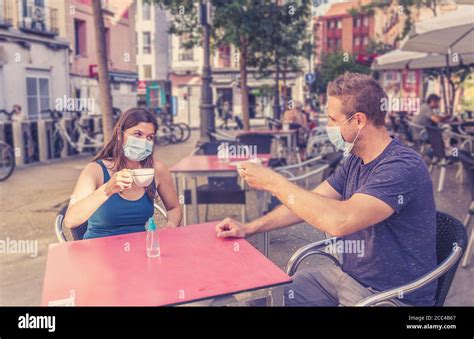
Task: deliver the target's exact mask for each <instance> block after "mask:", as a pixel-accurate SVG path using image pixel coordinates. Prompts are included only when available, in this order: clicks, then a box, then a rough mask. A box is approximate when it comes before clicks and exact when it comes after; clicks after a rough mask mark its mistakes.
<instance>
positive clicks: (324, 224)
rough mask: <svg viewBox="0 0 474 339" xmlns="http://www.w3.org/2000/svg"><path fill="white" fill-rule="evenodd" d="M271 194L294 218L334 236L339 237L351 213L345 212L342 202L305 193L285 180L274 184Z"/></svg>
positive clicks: (312, 193) (309, 192)
mask: <svg viewBox="0 0 474 339" xmlns="http://www.w3.org/2000/svg"><path fill="white" fill-rule="evenodd" d="M271 193H273V194H274V195H276V197H277V198H278V199H279V200H280V201H281V202H282V203H283V204H284V205H285V206H286V207H287V208H288V209H289V210H290V211H292V212H293V213H294V214H295V218H300V219H301V220H304V221H306V222H307V223H309V224H310V225H312V226H313V227H315V228H317V229H319V230H321V231H324V232H326V233H329V234H331V235H334V236H339V233H340V232H341V231H342V229H343V228H344V226H345V225H346V222H347V220H348V216H349V214H350V213H352V211H348V210H346V208H345V207H346V206H345V203H344V202H343V201H339V200H336V199H332V198H329V197H325V196H322V195H320V194H317V193H314V192H311V191H306V190H304V189H302V188H301V187H298V186H297V185H294V184H293V183H291V182H289V181H288V180H285V179H283V180H281V181H279V182H278V183H275V185H273V187H272V188H271Z"/></svg>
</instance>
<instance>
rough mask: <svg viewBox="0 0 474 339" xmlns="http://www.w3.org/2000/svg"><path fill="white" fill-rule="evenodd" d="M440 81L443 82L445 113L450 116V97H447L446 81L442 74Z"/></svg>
mask: <svg viewBox="0 0 474 339" xmlns="http://www.w3.org/2000/svg"><path fill="white" fill-rule="evenodd" d="M440 81H441V92H442V93H443V102H444V112H445V114H449V103H448V97H447V95H446V83H445V81H444V75H443V74H442V73H441V76H440Z"/></svg>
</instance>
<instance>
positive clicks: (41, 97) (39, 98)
mask: <svg viewBox="0 0 474 339" xmlns="http://www.w3.org/2000/svg"><path fill="white" fill-rule="evenodd" d="M49 87H50V81H49V78H48V77H40V76H35V75H31V76H27V77H26V99H27V106H28V117H29V118H30V119H33V118H38V116H39V114H40V112H41V111H42V110H45V109H49V108H51V107H50V103H51V97H50V89H49Z"/></svg>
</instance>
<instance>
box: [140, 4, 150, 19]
mask: <svg viewBox="0 0 474 339" xmlns="http://www.w3.org/2000/svg"><path fill="white" fill-rule="evenodd" d="M142 19H143V20H151V11H150V4H149V3H147V2H142Z"/></svg>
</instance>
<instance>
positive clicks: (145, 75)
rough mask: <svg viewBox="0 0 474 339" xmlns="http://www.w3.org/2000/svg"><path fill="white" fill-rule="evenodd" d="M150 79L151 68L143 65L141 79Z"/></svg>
mask: <svg viewBox="0 0 474 339" xmlns="http://www.w3.org/2000/svg"><path fill="white" fill-rule="evenodd" d="M151 78H152V66H151V65H143V79H146V80H150V79H151Z"/></svg>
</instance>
